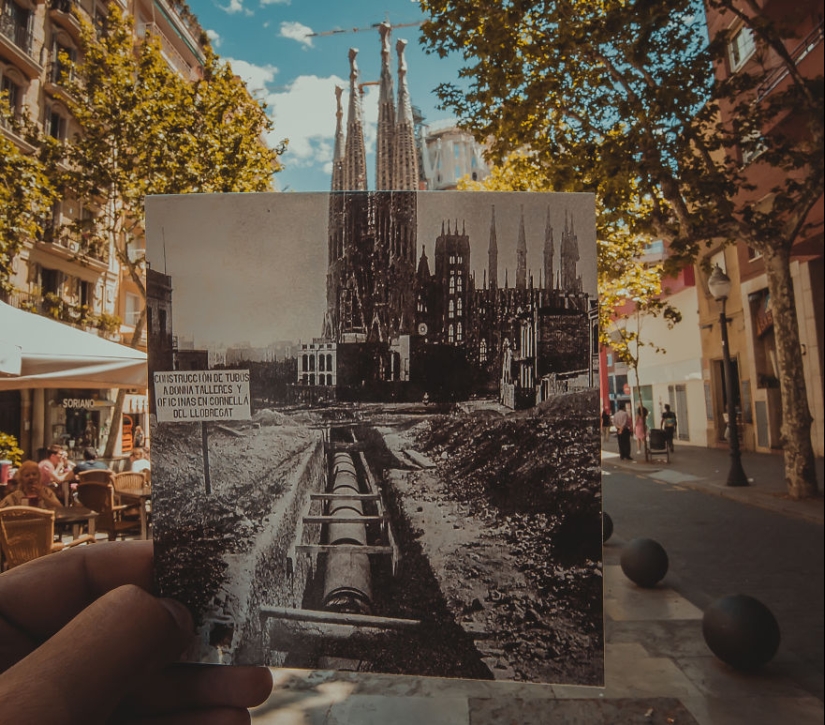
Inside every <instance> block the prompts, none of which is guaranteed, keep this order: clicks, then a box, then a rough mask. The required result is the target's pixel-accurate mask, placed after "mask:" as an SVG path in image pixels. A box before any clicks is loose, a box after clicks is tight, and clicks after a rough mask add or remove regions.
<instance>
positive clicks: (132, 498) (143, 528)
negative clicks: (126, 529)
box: [115, 486, 152, 539]
mask: <svg viewBox="0 0 825 725" xmlns="http://www.w3.org/2000/svg"><path fill="white" fill-rule="evenodd" d="M115 495H116V496H117V497H118V498H119V499H120V503H121V504H124V505H127V506H129V505H134V506H137V507H138V511H139V512H140V538H141V539H148V538H149V513H148V507H149V505H150V503H151V501H152V487H151V486H144V487H143V488H140V489H133V490H131V491H120V490H118V489H115Z"/></svg>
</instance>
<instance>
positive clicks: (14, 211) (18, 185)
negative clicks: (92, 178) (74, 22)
mask: <svg viewBox="0 0 825 725" xmlns="http://www.w3.org/2000/svg"><path fill="white" fill-rule="evenodd" d="M0 123H2V124H3V125H4V126H5V127H6V128H8V129H10V130H12V131H14V132H15V133H16V134H17V135H20V136H21V137H24V138H26V139H32V137H33V135H34V134H35V132H36V129H35V127H34V126H33V125H32V124H30V123H27V120H26V119H24V118H15V116H14V114H13V113H12V112H11V109H10V108H9V105H8V101H7V98H6V97H5V94H0ZM43 143H44V144H45V145H44V146H43V153H44V155H48V154H54V153H56V145H55V144H50V143H49V142H48V141H43ZM55 199H56V194H55V189H54V187H53V185H52V184H51V182H50V180H49V178H48V176H47V174H46V166H45V165H44V163H43V160H42V158H41V157H40V156H38V155H28V154H24V153H23V152H22V151H21V150H20V148H19V147H18V146H17V144H15V143H13V142H12V141H10V140H9V139H8V138H7V137H6V136H5V134H3V133H0V297H5V296H6V295H8V294H9V293H10V292H12V287H13V285H12V282H11V277H12V274H13V271H14V270H13V266H12V265H13V262H14V260H15V258H16V257H17V255H18V254H19V253H20V250H21V249H22V248H23V244H24V243H25V242H26V241H27V240H30V239H37V238H39V237H40V236H41V235H42V233H43V221H44V219H46V218H47V215H48V213H49V211H50V209H51V206H52V204H53V203H54V201H55Z"/></svg>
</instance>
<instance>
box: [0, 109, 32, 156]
mask: <svg viewBox="0 0 825 725" xmlns="http://www.w3.org/2000/svg"><path fill="white" fill-rule="evenodd" d="M15 119H17V120H22V118H21V117H20V116H19V115H18V114H15ZM0 133H2V134H3V136H5V137H6V138H7V139H8V140H9V141H11V142H12V143H13V144H14V145H15V146H17V148H19V149H20V150H21V151H22V152H23V153H24V154H27V155H28V154H33V153H34V152H35V151H36V149H35V147H34V146H32V144H30V143H29V142H28V141H26V139H25V138H23V136H21V135H20V127H19V126H18V125H17V124H16V123H15V122H14V121H12V122H9V121H8V120H7V119H5V118H0Z"/></svg>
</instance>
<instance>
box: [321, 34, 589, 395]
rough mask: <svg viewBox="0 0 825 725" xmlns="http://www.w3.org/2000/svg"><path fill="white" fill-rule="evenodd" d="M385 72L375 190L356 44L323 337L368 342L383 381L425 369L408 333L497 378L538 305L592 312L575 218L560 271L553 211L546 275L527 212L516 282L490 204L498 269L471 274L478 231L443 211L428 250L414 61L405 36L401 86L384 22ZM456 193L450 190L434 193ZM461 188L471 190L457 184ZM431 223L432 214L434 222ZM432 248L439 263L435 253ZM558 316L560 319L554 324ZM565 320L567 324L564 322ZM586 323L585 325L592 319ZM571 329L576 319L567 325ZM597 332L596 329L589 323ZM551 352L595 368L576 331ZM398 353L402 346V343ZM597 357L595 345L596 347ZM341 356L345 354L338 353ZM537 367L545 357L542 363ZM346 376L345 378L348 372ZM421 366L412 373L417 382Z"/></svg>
mask: <svg viewBox="0 0 825 725" xmlns="http://www.w3.org/2000/svg"><path fill="white" fill-rule="evenodd" d="M379 30H380V36H381V75H380V82H379V100H378V102H379V110H378V127H377V141H376V177H375V190H374V191H368V187H367V169H366V150H365V140H364V123H363V111H362V94H361V87H360V84H359V71H358V65H357V63H356V57H357V53H358V51H357V50H354V49H351V50H350V53H349V64H350V75H349V104H348V109H347V117H346V123H344V111H343V107H342V95H343V90H342V89H341V88H337V89H336V99H337V111H336V128H335V146H334V158H333V170H332V184H331V194H330V202H329V223H328V228H329V237H328V245H329V254H328V270H327V305H326V313H325V316H324V324H323V338H324V339H325V340H328V341H331V342H334V343H336V344H337V345H338V347H339V349H340V348H341V346H344V345H347V344H353V345H356V344H361V345H365V346H368V347H369V349H370V352H369V354H370V355H372V356H373V358H375V359H376V365H375V376H376V379H377V380H382V381H387V380H398V379H404V378H403V377H401V378H399V375H403V373H402V372H400V371H402V370H405V369H406V370H409V369H410V365H412V368H415V362H414V360H413V362H412V363H410V362H409V359H408V360H407V361H406V362H405V363H404V364H401V363H400V362H398V361H393V360H392V356H393V355H396V356H397V354H398V353H397V350H398V349H399V345H398V340H399V339H409V340H411V341H412V342H411V343H409V344H407V345H406V346H402V347H404V350H405V351H406V352H405V353H404V354H406V355H407V356H408V357H409V358H415V355H416V352H415V351H416V349H417V350H418V351H419V353H420V355H419V357H422V358H426V357H427V353H426V350H425V348H428V347H429V348H430V349H432V348H433V347H439V346H440V347H441V348H444V347H451V348H460V350H461V354H462V359H463V360H465V361H466V362H467V364H468V365H470V366H471V367H472V368H473V369H474V370H475V371H476V372H477V373H479V375H480V378H481V379H485V380H487V381H496V380H498V378H499V376H500V374H501V370H500V365H501V360H502V353H503V350H504V346H505V342H506V344H507V345H508V346H509V347H510V348H511V349H512V347H513V346H517V340H518V339H519V329H518V328H519V326H520V325H522V324H523V317H524V315H525V314H526V313H527V312H530V314H532V315H533V316H534V318H535V319H536V321H534V326H537V325H538V322H537V320H538V316H539V314H540V311H541V314H542V315H543V316H544V318H546V320H549V319H552V320H556V321H557V322H558V320H560V319H561V318H565V320H566V321H565V323H564V325H562V327H564V326H565V325H567V323H568V322H569V321H570V320H569V319H567V318H570V316H571V315H572V316H574V317H576V318H577V319H581V318H582V317H584V318H586V317H587V312H588V296H587V295H586V294H584V293H583V291H582V281H581V277H580V275H579V274H578V271H577V264H578V262H579V249H578V240H577V236H576V232H575V229H574V224H573V220H572V219H568V216H567V213H566V212H565V218H564V228H563V230H562V232H561V234H560V238H559V240H558V242H559V247H560V248H559V254H558V268H556V266H555V260H556V259H557V257H556V239H555V238H554V229H553V227H552V225H551V220H550V210H549V208H548V211H547V219H546V223H545V232H544V249H543V264H542V268H541V271H540V274H539V280H538V284H535V283H534V280H533V278H532V276H531V275H530V273H529V270H528V265H527V236H526V234H525V224H524V211H523V209H522V210H521V221H520V227H519V230H518V241H517V248H516V260H515V262H516V266H515V279H514V281H513V284H512V285H511V282H510V280H509V278H508V273H507V272H506V271H505V279H504V284H503V285H502V284H501V280H500V279H499V275H498V269H499V258H498V241H497V239H498V230H497V227H496V215H495V207H494V204H493V203H492V202H491V203H490V206H489V207H487V209H489V214H490V236H489V243H488V252H487V263H488V267H487V270H486V271H485V272H484V279H483V281H482V283H481V284H480V285H477V284H476V279H475V278H474V276H473V275H472V274H471V266H470V239H469V236H468V235H467V234H466V233H465V229H464V224H462V227H461V229H459V221H458V220H457V219H456V220H446V219H445V220H443V221H442V224H441V234H440V235H438V236H437V237H436V238H435V239H432V240H429V239H428V240H420V241H421V242H422V244H421V252H420V255H419V256H418V258H417V259H416V255H417V241H419V240H418V239H417V237H418V229H419V224H418V221H419V220H418V213H419V209H418V203H419V193H418V191H419V161H418V153H417V149H416V135H415V127H414V120H413V112H412V105H411V102H410V95H409V90H408V86H407V65H406V61H405V58H404V49H405V46H406V41H403V40H399V41H398V42H397V43H396V46H395V50H396V53H397V85H398V89H397V95H396V92H395V89H394V78H393V74H392V71H391V56H392V52H391V44H390V26H389V24H387V23H384V24H382V25H381V26H380V27H379ZM430 193H439V194H443V193H449V192H430ZM456 193H460V192H456ZM428 221H430V220H428ZM427 248H429V249H430V250H433V257H434V260H433V261H434V270H432V271H431V269H430V259H429V258H428V257H427V255H426V253H425V250H426V249H427ZM554 324H555V323H554ZM557 327H558V325H557ZM585 328H586V325H585ZM565 329H567V328H565ZM584 335H585V336H586V335H587V330H586V329H585V330H584ZM555 337H556V338H557V344H556V345H555V347H554V348H553V349H552V350H550V349H548V350H546V351H545V355H544V359H545V363H544V364H543V365H542V367H544V368H548V369H562V368H567V369H571V366H573V367H576V366H581V367H584V366H585V365H586V364H587V361H586V360H585V359H584V358H583V357H582V354H581V352H576V349H577V346H578V347H582V345H583V348H584V350H585V351H586V349H587V340H586V337H585V339H584V341H583V343H582V340H581V339H578V337H577V336H575V335H574V336H573V337H574V338H575V339H573V338H570V339H569V340H566V341H561V342H558V340H559V339H560V336H559V335H555ZM393 350H395V351H396V352H393ZM585 355H586V353H585ZM339 359H340V355H339ZM535 367H536V372H540V371H539V370H538V367H539V365H538V363H536V365H535ZM342 377H343V376H342V375H340V374H339V377H338V380H339V383H340V382H341V381H342ZM414 377H415V371H414V370H413V372H412V373H411V374H410V376H409V377H408V378H407V379H408V380H412V379H414Z"/></svg>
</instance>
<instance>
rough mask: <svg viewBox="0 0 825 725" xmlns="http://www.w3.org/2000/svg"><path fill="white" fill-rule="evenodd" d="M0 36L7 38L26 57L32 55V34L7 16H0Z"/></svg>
mask: <svg viewBox="0 0 825 725" xmlns="http://www.w3.org/2000/svg"><path fill="white" fill-rule="evenodd" d="M0 35H3V36H4V37H6V38H8V39H9V40H10V41H11V42H12V43H14V44H15V45H16V46H17V47H18V48H20V49H21V50H22V51H23V52H25V53H26V55H28V56H31V54H32V33H31V31H30V30H29V29H28V28H27V27H26V26H24V25H20V24H19V23H17V22H15V20H14V18H12V17H9V16H8V15H0Z"/></svg>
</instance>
